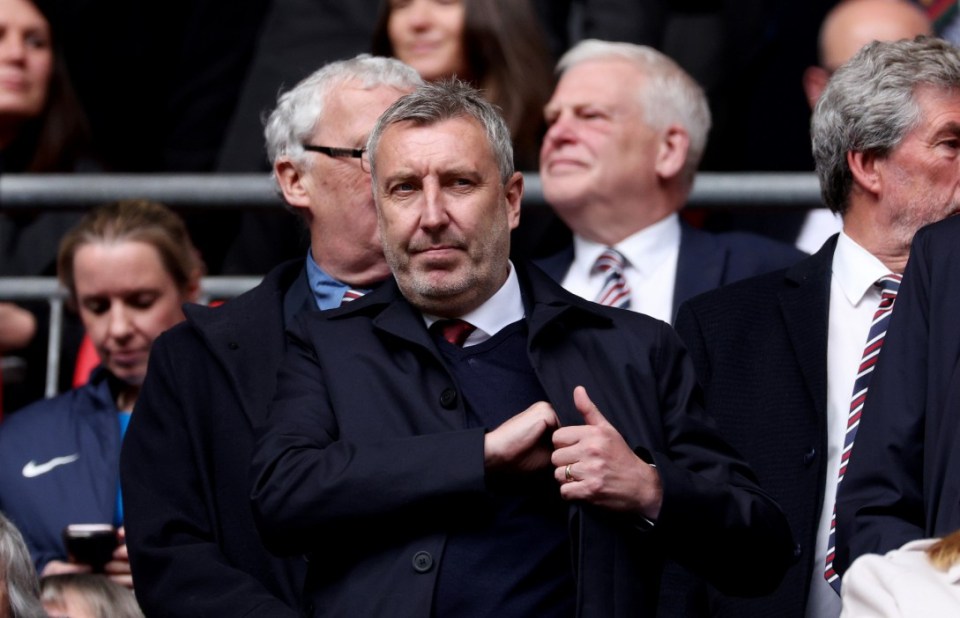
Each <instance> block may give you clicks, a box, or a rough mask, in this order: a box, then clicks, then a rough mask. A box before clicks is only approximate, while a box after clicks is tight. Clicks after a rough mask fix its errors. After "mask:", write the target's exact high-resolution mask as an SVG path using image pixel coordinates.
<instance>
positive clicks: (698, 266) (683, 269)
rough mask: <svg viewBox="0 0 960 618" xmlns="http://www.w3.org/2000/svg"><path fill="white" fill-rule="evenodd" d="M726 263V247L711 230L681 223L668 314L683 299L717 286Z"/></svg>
mask: <svg viewBox="0 0 960 618" xmlns="http://www.w3.org/2000/svg"><path fill="white" fill-rule="evenodd" d="M726 263H727V249H726V248H725V247H723V246H722V245H721V244H720V243H718V242H717V240H716V238H714V237H713V236H712V235H711V234H708V233H707V232H704V231H702V230H698V229H696V228H694V227H691V226H689V225H687V224H686V223H681V225H680V251H679V255H678V256H677V276H676V283H675V284H674V286H673V307H672V308H671V310H670V314H671V315H676V312H677V309H678V308H679V307H680V305H681V304H683V302H684V301H686V300H688V299H690V298H693V297H694V296H696V295H697V294H702V293H704V292H708V291H710V290H713V289H715V288H718V287H720V284H722V283H723V270H724V268H725V267H726Z"/></svg>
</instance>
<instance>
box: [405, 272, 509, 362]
mask: <svg viewBox="0 0 960 618" xmlns="http://www.w3.org/2000/svg"><path fill="white" fill-rule="evenodd" d="M507 265H508V266H509V268H510V274H509V275H507V280H506V281H504V283H503V285H501V286H500V289H499V290H497V292H496V294H494V295H493V296H491V297H490V298H488V299H487V301H486V302H485V303H483V304H482V305H480V306H479V307H477V308H476V309H474V310H473V311H471V312H469V313H467V314H465V315H462V316H460V319H461V320H465V321H467V322H470V323H471V324H473V325H474V326H476V327H477V330H476V331H474V332H473V333H472V334H471V335H470V337H468V338H467V345H473V344H476V343H480V342H481V341H483V340H485V339H489V338H490V337H492V336H494V335H496V334H497V333H498V332H500V330H501V329H503V328H504V327H506V326H508V325H510V324H513V323H514V322H516V321H518V320H522V319H523V316H524V310H523V296H522V295H521V293H520V280H519V279H518V278H517V270H516V269H515V268H514V267H513V264H512V263H511V262H507ZM440 319H442V318H440V317H438V316H435V315H431V314H428V313H425V314H423V320H424V322H426V324H427V328H430V326H432V325H433V323H434V322H436V321H437V320H440Z"/></svg>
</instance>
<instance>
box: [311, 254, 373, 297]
mask: <svg viewBox="0 0 960 618" xmlns="http://www.w3.org/2000/svg"><path fill="white" fill-rule="evenodd" d="M307 282H308V283H309V284H310V291H311V292H313V299H314V300H315V301H316V302H317V307H318V308H319V309H321V310H323V309H336V308H337V307H339V306H340V303H341V302H343V295H344V294H346V292H347V290H349V289H350V286H349V285H347V284H345V283H342V282H340V281H337V280H336V279H334V278H333V277H331V276H330V275H328V274H327V273H326V272H324V270H323V269H322V268H320V266H318V265H317V263H316V262H314V261H313V255H312V254H311V253H310V251H307ZM353 289H355V290H357V291H359V292H363V293H364V294H366V293H367V292H369V291H370V290H368V289H363V288H353Z"/></svg>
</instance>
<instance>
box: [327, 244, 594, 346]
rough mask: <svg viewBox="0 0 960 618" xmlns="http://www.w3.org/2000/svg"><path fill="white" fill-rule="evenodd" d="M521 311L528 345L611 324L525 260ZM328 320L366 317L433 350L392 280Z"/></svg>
mask: <svg viewBox="0 0 960 618" xmlns="http://www.w3.org/2000/svg"><path fill="white" fill-rule="evenodd" d="M513 263H514V266H515V268H516V270H517V278H518V279H519V281H520V290H521V293H522V294H523V301H524V309H525V311H526V319H527V323H528V327H529V341H530V342H531V343H532V342H534V341H535V340H536V339H537V338H538V337H539V336H541V335H542V334H543V333H544V332H547V331H549V330H551V329H553V328H556V327H558V326H561V327H567V328H569V327H572V326H576V325H580V324H585V323H590V324H595V325H603V324H612V321H611V319H610V317H609V316H608V315H606V312H607V311H609V310H610V308H609V307H601V306H600V305H597V304H595V303H592V302H589V301H586V300H584V299H582V298H580V297H578V296H576V295H574V294H571V293H570V292H567V291H566V290H564V289H563V288H562V287H560V285H559V284H557V283H556V282H554V281H553V280H552V279H551V278H550V277H548V276H547V275H546V274H544V273H543V272H542V271H541V270H540V269H538V268H537V267H536V266H533V265H531V264H530V263H529V262H526V261H524V260H514V262H513ZM326 315H327V316H328V318H329V319H331V320H338V319H346V318H349V317H351V316H358V315H366V316H368V317H370V318H371V319H372V320H373V325H374V328H376V329H377V330H379V331H382V332H384V333H387V334H389V335H392V336H395V337H399V338H401V339H404V340H406V341H409V342H411V343H415V344H417V345H420V346H422V347H425V348H428V349H432V348H433V340H432V339H431V337H430V336H429V334H428V333H427V330H426V328H425V327H424V322H423V317H422V315H421V314H420V311H418V310H417V309H416V308H414V307H413V306H412V305H411V304H410V303H408V302H407V300H406V299H405V298H404V297H403V295H402V294H401V293H400V289H399V288H398V287H397V283H396V281H395V280H393V279H390V280H389V281H387V282H386V283H384V284H383V285H382V286H380V288H378V289H377V290H375V291H373V292H371V293H370V294H367V295H366V296H364V297H363V298H360V299H358V300H355V301H353V302H352V303H349V304H348V305H344V306H342V307H340V308H339V309H332V310H330V311H328V312H326Z"/></svg>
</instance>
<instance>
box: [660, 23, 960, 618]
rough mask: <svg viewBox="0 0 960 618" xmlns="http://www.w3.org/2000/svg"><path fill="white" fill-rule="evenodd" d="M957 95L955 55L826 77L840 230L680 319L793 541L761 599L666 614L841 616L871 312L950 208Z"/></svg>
mask: <svg viewBox="0 0 960 618" xmlns="http://www.w3.org/2000/svg"><path fill="white" fill-rule="evenodd" d="M958 87H960V53H958V52H957V50H955V49H953V48H952V47H950V46H949V45H948V44H946V43H944V42H942V41H938V40H934V39H930V40H922V41H919V40H918V41H917V42H914V41H903V42H899V43H885V44H873V45H870V46H868V47H867V48H865V49H864V50H863V51H862V52H860V54H858V55H857V56H855V57H854V58H853V59H852V60H851V61H850V62H849V63H848V64H846V65H844V66H843V68H841V69H839V70H838V71H837V72H836V73H835V74H834V77H833V78H832V80H831V81H830V84H829V85H828V87H827V89H826V91H825V93H824V94H823V96H822V97H821V98H820V101H819V103H818V104H817V107H816V109H815V111H814V117H813V123H812V138H813V152H814V158H815V160H816V163H817V173H818V175H819V178H820V183H821V188H822V193H823V197H824V201H825V202H826V204H827V205H828V206H830V208H831V209H833V210H834V211H835V212H838V213H840V214H841V216H842V218H843V231H842V232H841V233H840V234H839V235H838V236H834V237H833V238H831V239H830V240H828V241H827V242H826V243H825V244H824V246H823V247H822V248H821V249H820V251H818V252H817V253H816V254H815V255H813V256H811V257H810V258H808V259H805V260H804V261H802V262H800V263H798V264H796V265H795V266H793V267H791V268H788V269H786V270H783V271H779V272H775V273H770V274H768V275H763V276H759V277H756V278H752V279H748V280H746V281H742V282H738V283H735V284H733V285H731V286H728V287H726V288H724V289H721V290H716V291H714V292H710V293H707V294H704V295H702V296H699V297H697V298H695V299H693V300H691V301H689V302H688V303H686V304H685V305H683V306H682V307H681V308H680V311H679V313H678V316H677V322H676V327H677V332H678V333H679V334H680V337H681V339H683V340H684V342H685V343H686V344H687V346H688V347H689V350H690V354H691V356H692V358H693V360H694V364H695V365H696V367H697V373H698V376H699V378H700V380H701V382H702V384H703V387H704V391H705V394H706V406H707V411H708V412H709V413H710V414H711V416H713V417H715V418H716V420H717V422H718V423H719V425H720V430H721V433H722V434H723V435H724V437H725V438H727V439H728V440H730V442H731V443H732V444H733V445H734V447H735V448H737V450H738V451H739V452H740V453H742V454H743V455H744V456H745V457H746V459H747V461H748V462H749V463H750V464H751V466H753V467H754V468H755V469H756V471H757V475H758V476H759V478H760V483H761V486H762V487H764V488H765V489H766V490H768V491H770V492H771V494H772V495H773V496H774V498H776V499H777V501H778V502H779V503H780V505H781V506H782V507H783V509H784V511H785V512H786V513H787V516H788V518H789V519H790V524H791V528H792V530H793V533H794V535H795V537H796V539H797V541H798V545H797V548H796V562H795V564H794V565H793V566H792V567H791V569H790V571H788V573H787V576H786V577H785V579H784V582H783V583H782V584H781V585H780V587H779V588H778V589H777V591H776V592H775V593H774V594H773V595H770V596H769V597H766V598H763V599H756V600H744V599H735V598H731V597H726V596H721V595H717V594H713V593H711V594H710V595H709V598H708V599H707V598H703V597H699V598H698V597H697V595H695V594H692V593H691V592H690V591H689V590H684V589H683V588H682V586H681V587H679V590H680V592H677V591H676V590H677V589H675V588H674V587H673V586H671V585H667V586H665V590H666V591H668V593H669V592H671V591H672V592H673V594H672V598H673V601H672V602H673V603H677V602H681V603H683V604H685V605H688V606H689V605H693V606H694V607H693V609H692V610H691V611H690V612H689V613H690V614H692V615H721V616H737V617H738V618H739V617H741V616H794V617H797V618H802V617H803V616H805V615H808V616H818V617H823V618H829V617H830V616H837V615H839V612H840V599H839V596H838V595H837V594H836V592H835V591H834V589H833V588H832V587H830V586H829V585H828V583H827V580H826V577H825V575H826V562H827V556H828V555H829V553H830V552H829V551H828V550H829V539H830V534H829V528H830V520H831V516H832V513H833V505H834V496H835V491H836V486H837V483H838V479H839V477H840V472H839V471H840V461H841V453H842V451H843V447H844V439H845V436H846V428H847V424H848V416H849V414H850V411H851V406H852V403H853V400H854V397H853V392H854V383H855V379H856V377H857V374H858V373H859V371H860V365H861V361H862V359H863V358H862V357H863V355H864V349H865V344H866V342H867V339H868V337H867V335H868V332H869V331H870V328H871V324H872V322H873V320H874V315H875V313H876V311H877V308H878V306H879V303H880V300H881V291H880V289H879V288H878V287H877V286H876V282H877V281H878V280H880V279H882V278H884V277H886V276H887V275H889V274H890V273H896V274H899V273H902V272H903V268H904V266H905V265H906V261H907V257H908V255H909V251H910V242H911V240H912V238H913V235H914V234H915V233H916V230H917V229H918V228H919V227H920V226H922V225H924V224H926V223H930V222H932V221H936V220H939V219H941V218H943V217H945V216H947V215H948V214H950V213H951V212H954V211H955V210H956V209H957V208H958V197H957V195H956V186H957V184H958V183H960V168H958V166H957V155H958V152H960V139H957V135H956V133H957V131H958V127H960V94H958V92H960V89H958ZM899 310H900V309H899V305H894V308H893V312H894V313H893V314H894V315H896V314H897V312H899ZM868 366H869V364H868ZM879 379H880V378H879V376H874V377H873V381H872V382H871V386H870V392H871V397H872V390H873V385H874V384H876V383H877V381H878V380H879ZM869 414H870V411H869V409H868V410H866V411H865V413H864V415H865V416H868V415H869ZM856 444H857V445H858V448H857V449H856V450H855V452H854V455H853V458H852V461H854V462H855V461H856V459H857V457H858V456H859V455H860V448H859V444H860V438H859V437H858V438H857V440H856ZM878 472H880V471H879V470H878ZM846 482H847V481H846V480H844V482H843V484H846ZM667 606H668V607H670V606H671V605H669V604H668V605H667ZM673 614H674V615H682V612H679V611H676V612H673ZM665 615H670V613H669V612H668V613H666V614H665Z"/></svg>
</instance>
